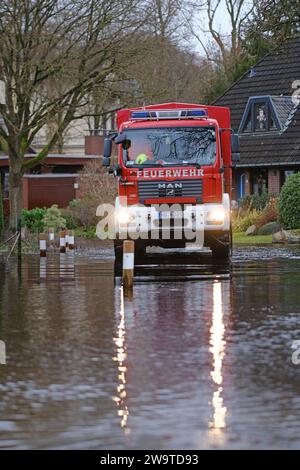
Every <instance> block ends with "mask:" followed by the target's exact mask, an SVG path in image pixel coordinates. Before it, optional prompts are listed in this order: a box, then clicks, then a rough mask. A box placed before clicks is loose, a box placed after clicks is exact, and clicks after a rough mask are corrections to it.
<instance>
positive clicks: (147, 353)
mask: <svg viewBox="0 0 300 470" xmlns="http://www.w3.org/2000/svg"><path fill="white" fill-rule="evenodd" d="M163 258H164V257H163V256H162V259H161V260H160V261H161V262H162V263H164V266H163V268H162V269H158V268H157V267H155V263H154V261H153V260H151V263H150V264H151V266H148V267H144V268H141V270H140V271H141V272H139V273H138V274H139V276H138V277H137V279H136V284H135V286H134V291H133V295H132V296H130V295H128V294H126V293H124V292H123V290H122V288H121V286H120V283H119V282H117V283H116V285H114V277H113V258H112V253H111V252H110V251H109V250H108V249H105V250H104V251H103V252H99V253H94V254H93V255H92V256H85V255H84V256H80V255H76V256H75V257H74V255H72V254H68V255H57V256H54V255H53V256H52V257H48V258H46V259H45V258H42V259H40V258H39V257H37V256H26V257H25V258H24V260H23V264H22V270H21V273H20V272H18V270H17V268H16V266H15V264H14V263H12V264H6V263H4V262H1V261H0V340H2V341H4V342H5V345H6V365H1V364H0V448H2V449H124V448H125V449H138V448H142V449H153V448H157V449H176V448H177V449H180V448H181V449H190V448H194V449H208V448H221V449H230V448H232V449H240V448H243V449H245V448H288V449H294V448H299V447H300V364H299V365H297V362H298V361H297V359H298V356H297V354H296V352H295V350H293V349H292V345H293V342H295V341H300V271H299V261H300V249H299V248H288V247H287V248H266V247H260V248H242V249H238V250H236V251H235V253H234V257H233V265H232V270H231V276H229V275H228V273H227V274H226V272H223V271H222V269H219V268H215V267H212V266H209V265H208V266H205V267H203V268H201V270H200V272H197V269H196V268H195V266H190V268H187V267H185V263H183V264H182V266H181V267H178V266H177V267H175V266H173V267H172V266H169V265H167V264H166V263H168V260H166V259H163ZM153 264H154V265H153ZM293 353H295V354H296V357H294V360H292V354H293ZM299 357H300V355H299ZM295 359H296V360H295ZM293 362H295V364H294V363H293Z"/></svg>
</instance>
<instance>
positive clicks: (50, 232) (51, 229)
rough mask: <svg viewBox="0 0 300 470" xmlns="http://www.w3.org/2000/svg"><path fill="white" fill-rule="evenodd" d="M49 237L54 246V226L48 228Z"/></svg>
mask: <svg viewBox="0 0 300 470" xmlns="http://www.w3.org/2000/svg"><path fill="white" fill-rule="evenodd" d="M48 237H49V243H50V245H51V246H54V240H55V236H54V228H49V230H48Z"/></svg>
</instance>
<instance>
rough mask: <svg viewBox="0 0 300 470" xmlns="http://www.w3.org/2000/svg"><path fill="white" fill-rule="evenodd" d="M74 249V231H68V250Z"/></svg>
mask: <svg viewBox="0 0 300 470" xmlns="http://www.w3.org/2000/svg"><path fill="white" fill-rule="evenodd" d="M74 248H75V239H74V231H73V230H69V250H74Z"/></svg>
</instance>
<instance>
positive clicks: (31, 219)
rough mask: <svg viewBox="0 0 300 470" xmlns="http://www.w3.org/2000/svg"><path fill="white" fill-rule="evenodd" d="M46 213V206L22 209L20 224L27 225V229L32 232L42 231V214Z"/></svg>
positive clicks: (43, 227)
mask: <svg viewBox="0 0 300 470" xmlns="http://www.w3.org/2000/svg"><path fill="white" fill-rule="evenodd" d="M45 214H46V208H45V207H44V208H41V207H35V208H34V209H31V210H27V209H23V210H22V213H21V216H22V225H23V226H25V227H27V228H28V230H29V231H30V232H32V233H34V232H43V231H44V229H45V225H44V221H43V219H44V215H45Z"/></svg>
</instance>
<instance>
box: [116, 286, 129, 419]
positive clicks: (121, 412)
mask: <svg viewBox="0 0 300 470" xmlns="http://www.w3.org/2000/svg"><path fill="white" fill-rule="evenodd" d="M119 292H120V305H119V309H118V310H117V309H116V314H117V315H118V316H119V318H118V325H117V331H116V336H115V337H114V343H115V346H116V347H115V355H114V357H113V360H114V361H115V362H116V363H117V367H118V385H117V395H116V396H114V397H113V401H114V402H116V405H117V407H118V416H120V426H121V428H125V427H126V425H127V420H128V415H129V411H128V407H127V405H126V396H127V392H126V372H127V367H126V365H125V360H126V357H127V352H126V343H125V339H126V330H125V304H124V290H123V288H122V287H121V288H120V289H119Z"/></svg>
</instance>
